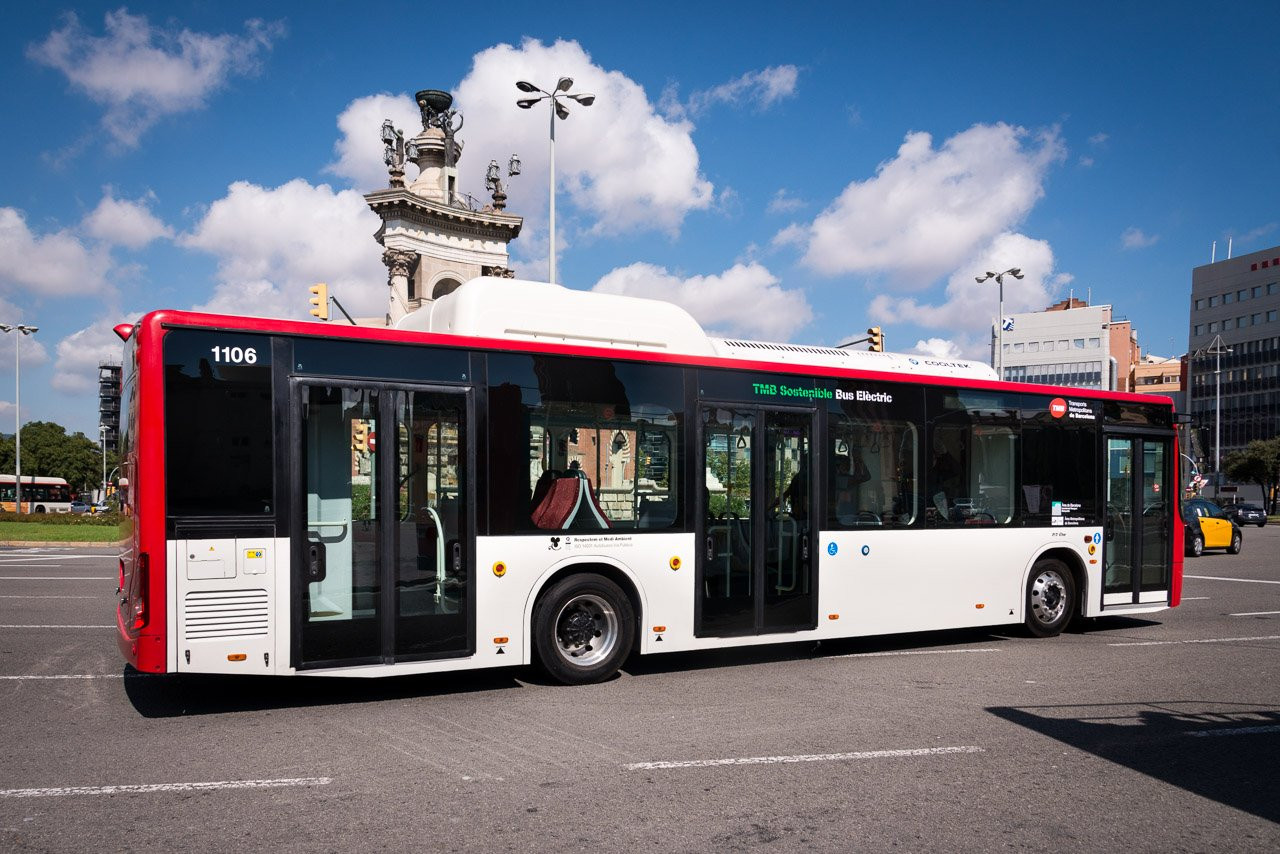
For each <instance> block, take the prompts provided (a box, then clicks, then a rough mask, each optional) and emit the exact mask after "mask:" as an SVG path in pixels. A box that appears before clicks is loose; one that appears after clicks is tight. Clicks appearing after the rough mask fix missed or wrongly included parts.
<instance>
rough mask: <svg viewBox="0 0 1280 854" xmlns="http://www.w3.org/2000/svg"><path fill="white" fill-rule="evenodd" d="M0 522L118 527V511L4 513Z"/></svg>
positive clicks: (1, 514) (79, 526)
mask: <svg viewBox="0 0 1280 854" xmlns="http://www.w3.org/2000/svg"><path fill="white" fill-rule="evenodd" d="M0 523H5V524H14V525H53V526H58V527H64V528H118V527H120V514H119V513H23V514H21V515H19V514H17V513H4V512H0Z"/></svg>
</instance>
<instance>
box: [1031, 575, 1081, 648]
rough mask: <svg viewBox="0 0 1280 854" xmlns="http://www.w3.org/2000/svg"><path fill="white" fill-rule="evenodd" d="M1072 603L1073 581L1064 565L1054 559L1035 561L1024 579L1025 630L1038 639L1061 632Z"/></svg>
mask: <svg viewBox="0 0 1280 854" xmlns="http://www.w3.org/2000/svg"><path fill="white" fill-rule="evenodd" d="M1075 605H1076V584H1075V580H1074V579H1073V577H1072V575H1071V570H1069V569H1067V565H1066V564H1065V563H1063V562H1062V561H1060V560H1057V559H1055V558H1049V559H1047V560H1042V561H1038V562H1037V563H1036V565H1035V566H1033V567H1032V568H1031V578H1030V580H1029V581H1028V582H1027V621H1026V624H1027V631H1029V632H1031V634H1033V635H1035V636H1036V637H1038V638H1051V637H1054V636H1055V635H1058V634H1060V633H1061V632H1062V630H1063V629H1064V628H1065V627H1066V625H1067V623H1068V622H1070V621H1071V617H1072V615H1073V614H1074V613H1075Z"/></svg>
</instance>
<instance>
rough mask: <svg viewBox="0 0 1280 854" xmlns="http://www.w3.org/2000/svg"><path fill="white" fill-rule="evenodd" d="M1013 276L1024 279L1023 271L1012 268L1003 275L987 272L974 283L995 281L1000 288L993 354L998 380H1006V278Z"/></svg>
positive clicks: (992, 360)
mask: <svg viewBox="0 0 1280 854" xmlns="http://www.w3.org/2000/svg"><path fill="white" fill-rule="evenodd" d="M1005 276H1013V277H1014V278H1015V279H1021V278H1022V270H1021V268H1019V267H1010V268H1009V269H1008V270H1005V271H1004V272H1003V273H992V272H987V273H985V274H984V275H981V276H978V277H977V278H976V279H975V280H974V281H976V282H977V283H978V284H982V283H983V282H985V281H987V280H988V279H995V280H996V284H997V285H999V286H1000V307H999V309H997V311H998V314H997V315H996V351H995V353H994V354H992V359H991V367H993V368H995V370H996V378H997V379H1001V380H1002V379H1004V277H1005Z"/></svg>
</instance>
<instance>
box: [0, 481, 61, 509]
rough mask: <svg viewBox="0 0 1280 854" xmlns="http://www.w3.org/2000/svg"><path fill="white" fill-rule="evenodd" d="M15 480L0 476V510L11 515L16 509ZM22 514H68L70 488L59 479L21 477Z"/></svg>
mask: <svg viewBox="0 0 1280 854" xmlns="http://www.w3.org/2000/svg"><path fill="white" fill-rule="evenodd" d="M16 484H17V478H15V477H14V476H13V475H11V474H0V509H3V510H4V511H5V512H6V513H12V512H14V510H16V509H17V506H18V497H17V494H16V493H17V489H16ZM22 512H23V513H70V512H71V486H70V485H69V484H68V483H67V482H66V481H65V480H63V479H62V478H60V477H32V476H30V475H25V474H24V475H23V476H22Z"/></svg>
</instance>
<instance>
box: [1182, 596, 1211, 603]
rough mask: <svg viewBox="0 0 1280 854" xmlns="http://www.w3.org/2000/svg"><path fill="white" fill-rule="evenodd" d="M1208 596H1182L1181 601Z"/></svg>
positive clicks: (1206, 597)
mask: <svg viewBox="0 0 1280 854" xmlns="http://www.w3.org/2000/svg"><path fill="white" fill-rule="evenodd" d="M1208 598H1209V597H1208V596H1183V597H1182V601H1183V602H1190V601H1192V600H1193V599H1208Z"/></svg>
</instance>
